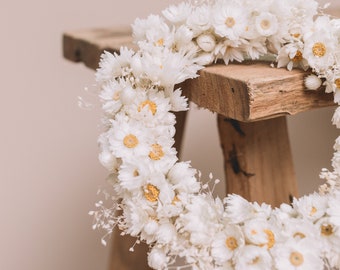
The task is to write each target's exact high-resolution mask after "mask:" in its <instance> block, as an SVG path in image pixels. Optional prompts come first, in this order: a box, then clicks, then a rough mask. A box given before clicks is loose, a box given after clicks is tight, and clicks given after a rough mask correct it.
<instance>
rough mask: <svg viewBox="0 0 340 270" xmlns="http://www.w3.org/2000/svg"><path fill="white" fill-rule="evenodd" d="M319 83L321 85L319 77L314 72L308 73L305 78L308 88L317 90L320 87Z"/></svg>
mask: <svg viewBox="0 0 340 270" xmlns="http://www.w3.org/2000/svg"><path fill="white" fill-rule="evenodd" d="M321 85H322V81H321V79H320V78H319V77H318V76H316V75H314V74H311V75H308V76H307V77H306V78H305V86H306V88H307V89H308V90H318V89H319V88H320V87H321Z"/></svg>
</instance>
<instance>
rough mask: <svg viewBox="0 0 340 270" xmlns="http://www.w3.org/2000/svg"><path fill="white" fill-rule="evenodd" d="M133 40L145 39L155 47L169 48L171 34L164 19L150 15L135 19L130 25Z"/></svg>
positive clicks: (171, 41) (171, 40) (171, 39)
mask: <svg viewBox="0 0 340 270" xmlns="http://www.w3.org/2000/svg"><path fill="white" fill-rule="evenodd" d="M132 29H133V34H132V35H133V38H134V40H135V42H137V43H138V42H140V41H146V42H148V43H150V44H152V45H154V46H157V47H163V46H165V47H168V48H170V47H171V46H172V43H173V35H172V34H171V32H170V28H169V26H168V25H167V24H166V23H165V21H164V19H163V18H162V17H160V16H158V15H150V16H148V18H147V19H144V20H142V19H136V20H135V22H134V23H133V25H132Z"/></svg>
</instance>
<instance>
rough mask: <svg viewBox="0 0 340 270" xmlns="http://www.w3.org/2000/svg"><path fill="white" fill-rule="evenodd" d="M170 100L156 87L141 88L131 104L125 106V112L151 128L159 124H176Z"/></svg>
mask: <svg viewBox="0 0 340 270" xmlns="http://www.w3.org/2000/svg"><path fill="white" fill-rule="evenodd" d="M169 102H170V100H169V98H166V97H165V96H164V92H161V91H157V90H156V89H148V90H147V91H142V90H139V91H138V94H137V95H136V97H135V99H134V101H133V103H132V104H131V106H128V107H125V112H126V114H127V115H129V116H130V117H131V118H133V119H136V120H137V121H139V122H141V123H143V124H144V125H145V126H146V127H149V128H154V127H157V126H158V125H174V124H175V119H174V117H173V116H172V115H171V114H169V111H170V109H171V105H170V103H169Z"/></svg>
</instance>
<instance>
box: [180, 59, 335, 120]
mask: <svg viewBox="0 0 340 270" xmlns="http://www.w3.org/2000/svg"><path fill="white" fill-rule="evenodd" d="M199 74H200V76H199V77H198V78H196V79H194V80H187V81H186V82H184V83H183V84H182V85H181V87H182V88H183V89H184V90H185V91H184V93H185V94H186V95H187V96H188V97H189V99H190V101H193V102H194V103H196V104H197V105H198V106H200V107H204V108H206V109H209V110H210V111H213V112H217V113H218V114H221V115H223V116H225V117H228V118H232V119H236V120H239V121H242V122H252V121H258V120H264V119H270V118H275V117H279V116H285V115H294V114H297V113H299V112H304V111H308V110H312V109H317V108H322V107H329V106H334V105H335V104H334V102H333V95H332V94H327V93H325V91H324V89H323V88H322V89H319V90H317V91H308V90H306V89H305V86H304V78H305V77H306V76H307V75H309V72H304V71H302V70H299V69H294V70H292V71H288V70H286V69H283V68H280V69H279V68H275V67H271V66H270V63H268V62H258V61H252V62H246V63H242V64H229V65H227V66H226V65H213V66H208V67H206V68H204V69H203V70H201V71H200V73H199ZM212 89H214V91H211V90H212ZM221 100H223V102H221Z"/></svg>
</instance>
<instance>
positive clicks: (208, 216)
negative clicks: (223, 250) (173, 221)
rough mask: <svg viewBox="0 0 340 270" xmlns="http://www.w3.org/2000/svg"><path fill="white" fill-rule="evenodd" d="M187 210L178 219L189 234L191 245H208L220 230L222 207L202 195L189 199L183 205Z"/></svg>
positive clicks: (215, 201) (217, 202)
mask: <svg viewBox="0 0 340 270" xmlns="http://www.w3.org/2000/svg"><path fill="white" fill-rule="evenodd" d="M185 208H186V210H187V212H186V213H183V214H182V215H181V217H180V219H178V222H179V224H182V226H183V230H184V231H185V232H187V233H188V234H189V237H190V242H191V243H192V244H193V245H210V243H211V242H212V241H213V237H214V235H216V232H217V231H219V230H220V228H221V227H222V224H220V223H219V221H220V219H221V218H222V214H223V206H222V205H221V204H220V202H219V201H218V200H213V199H212V198H210V197H208V196H207V195H204V194H198V195H195V196H192V197H191V200H190V201H187V202H186V204H185Z"/></svg>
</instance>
